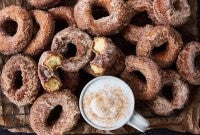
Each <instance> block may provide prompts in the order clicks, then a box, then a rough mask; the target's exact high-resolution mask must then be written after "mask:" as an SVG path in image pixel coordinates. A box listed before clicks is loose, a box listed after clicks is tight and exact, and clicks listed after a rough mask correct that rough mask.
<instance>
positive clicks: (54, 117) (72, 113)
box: [30, 90, 80, 135]
mask: <svg viewBox="0 0 200 135" xmlns="http://www.w3.org/2000/svg"><path fill="white" fill-rule="evenodd" d="M79 117H80V112H79V108H78V102H77V98H76V96H75V95H73V94H71V93H70V92H69V90H63V91H57V92H53V93H45V94H43V95H42V96H40V97H39V98H38V99H37V100H36V101H35V103H34V104H33V106H32V107H31V110H30V125H31V127H32V129H33V131H34V132H35V133H36V134H37V135H44V134H46V135H62V134H64V133H65V132H68V131H70V130H71V129H72V128H73V127H74V126H75V125H76V124H77V121H78V119H79Z"/></svg>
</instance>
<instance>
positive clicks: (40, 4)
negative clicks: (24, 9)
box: [28, 0, 60, 8]
mask: <svg viewBox="0 0 200 135" xmlns="http://www.w3.org/2000/svg"><path fill="white" fill-rule="evenodd" d="M28 2H29V3H30V4H31V5H32V6H34V7H36V8H48V7H52V6H54V5H56V4H58V3H59V2H60V0H28Z"/></svg>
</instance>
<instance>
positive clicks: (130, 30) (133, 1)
mask: <svg viewBox="0 0 200 135" xmlns="http://www.w3.org/2000/svg"><path fill="white" fill-rule="evenodd" d="M126 4H127V6H128V8H129V9H130V10H132V12H131V13H130V15H131V17H133V21H134V19H135V18H134V17H135V16H136V15H137V14H139V13H142V12H147V14H148V18H149V19H150V20H151V22H152V23H153V24H157V20H156V18H155V15H154V11H153V3H152V0H128V1H127V2H126ZM141 21H142V22H140V25H141V24H142V25H144V24H143V23H144V22H145V21H144V20H142V18H141ZM146 25H150V24H146ZM146 25H145V26H138V24H135V23H134V22H133V24H129V25H128V27H127V28H126V29H125V30H124V38H125V39H126V40H127V41H129V42H130V43H132V44H136V42H137V41H139V39H140V37H141V36H142V35H143V32H144V31H145V30H146V28H148V27H149V26H148V27H146ZM150 26H151V25H150ZM151 27H153V26H151Z"/></svg>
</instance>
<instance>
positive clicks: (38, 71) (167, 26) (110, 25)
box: [0, 0, 200, 135]
mask: <svg viewBox="0 0 200 135" xmlns="http://www.w3.org/2000/svg"><path fill="white" fill-rule="evenodd" d="M28 2H29V4H30V5H31V7H32V8H31V10H27V9H25V8H23V7H20V6H14V5H12V6H8V7H6V8H4V9H2V10H1V11H0V52H1V53H2V54H4V55H8V56H9V57H10V59H9V60H8V61H7V62H6V64H5V65H4V67H3V69H2V73H1V88H2V92H3V94H4V95H6V96H7V97H8V99H9V100H10V101H11V102H12V103H14V104H16V105H18V106H24V105H28V104H33V105H32V108H31V111H30V124H31V127H32V129H33V130H34V131H35V132H36V133H37V134H38V135H43V134H44V133H45V134H49V135H54V134H59V135H61V134H63V133H65V132H68V131H70V130H71V129H72V128H73V127H74V126H75V125H76V124H77V122H78V119H79V117H80V111H79V108H78V102H77V100H78V96H77V95H76V93H77V91H81V88H80V87H78V86H79V84H80V81H81V80H82V79H84V78H79V73H80V72H85V73H86V74H90V75H91V76H94V77H96V76H102V75H113V76H117V77H120V78H121V79H123V80H124V81H125V82H127V83H128V84H129V85H130V87H131V88H132V90H133V93H134V95H135V98H136V99H137V100H138V102H140V101H141V100H143V101H144V102H147V103H148V105H149V108H150V109H151V110H152V111H153V112H154V113H155V114H157V115H163V116H168V115H171V114H173V113H174V111H176V110H180V109H182V108H183V107H184V105H185V104H186V103H187V102H188V98H189V93H190V86H192V85H200V66H199V65H200V59H198V57H199V56H200V43H199V42H197V41H192V42H190V43H187V44H186V43H184V39H182V36H181V34H180V33H179V32H178V31H177V30H176V28H177V27H180V26H181V25H183V24H185V23H186V22H187V21H188V19H189V17H190V14H191V13H190V5H189V4H188V2H187V0H128V1H124V0H79V1H78V2H77V3H76V4H75V6H66V5H62V4H61V2H60V0H41V1H37V0H28ZM141 13H146V14H147V16H146V18H145V19H144V18H143V17H144V15H142V14H141ZM142 16H143V17H142ZM147 20H150V21H147ZM62 24H65V25H62ZM115 35H121V36H120V37H119V38H122V39H123V40H125V41H127V42H129V43H130V45H131V46H133V48H135V50H134V49H133V50H128V51H129V52H130V51H132V52H133V53H132V54H131V55H130V54H127V53H126V51H127V50H126V48H125V49H124V48H123V47H120V46H118V44H117V43H116V42H114V41H113V39H112V37H113V36H115ZM124 46H125V44H124ZM134 51H135V53H134ZM174 65H176V67H175V66H174ZM40 91H42V92H40ZM39 93H42V94H39ZM166 93H167V94H166ZM169 93H171V94H169ZM55 110H57V111H58V113H59V116H58V117H57V116H52V112H53V111H55ZM53 117H56V118H53Z"/></svg>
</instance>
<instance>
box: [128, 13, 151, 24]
mask: <svg viewBox="0 0 200 135" xmlns="http://www.w3.org/2000/svg"><path fill="white" fill-rule="evenodd" d="M131 24H133V25H136V26H140V27H143V26H146V25H147V24H150V25H152V24H153V21H152V20H151V19H150V18H149V15H148V13H147V11H143V12H139V13H137V14H136V15H134V16H133V17H132V19H131Z"/></svg>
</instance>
